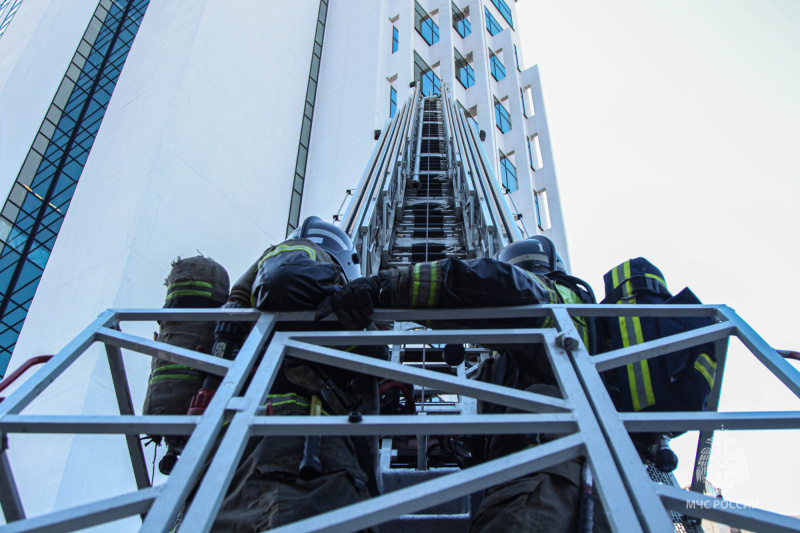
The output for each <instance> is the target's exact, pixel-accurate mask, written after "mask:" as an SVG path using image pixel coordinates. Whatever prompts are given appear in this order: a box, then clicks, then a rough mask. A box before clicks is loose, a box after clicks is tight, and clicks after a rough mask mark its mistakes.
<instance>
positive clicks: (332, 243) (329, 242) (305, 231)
mask: <svg viewBox="0 0 800 533" xmlns="http://www.w3.org/2000/svg"><path fill="white" fill-rule="evenodd" d="M289 238H290V239H308V240H309V241H312V242H314V243H316V244H317V245H319V247H320V248H322V249H323V250H325V251H326V252H328V253H329V254H330V256H331V257H332V258H333V260H334V261H336V263H337V264H338V265H339V266H340V267H342V271H343V272H344V277H345V278H347V281H348V282H350V281H353V280H354V279H356V278H360V277H361V268H360V267H359V266H358V264H359V262H360V261H359V258H358V252H356V249H355V247H354V246H353V241H351V240H350V237H348V236H347V233H345V232H344V231H343V230H342V229H341V228H339V227H337V226H334V225H333V224H329V223H328V222H324V221H323V220H322V219H321V218H319V217H315V216H311V217H308V218H306V219H305V220H304V221H303V224H302V225H301V226H300V227H299V228H297V229H296V230H294V231H293V232H292V234H291V235H289Z"/></svg>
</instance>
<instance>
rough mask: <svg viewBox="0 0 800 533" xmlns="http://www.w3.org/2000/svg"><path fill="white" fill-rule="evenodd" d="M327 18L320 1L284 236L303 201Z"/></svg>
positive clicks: (291, 228)
mask: <svg viewBox="0 0 800 533" xmlns="http://www.w3.org/2000/svg"><path fill="white" fill-rule="evenodd" d="M327 16H328V0H320V3H319V13H318V14H317V33H316V34H315V35H314V50H313V52H312V55H311V69H310V71H309V73H308V89H307V90H306V107H305V111H304V112H303V126H302V128H301V129H300V146H299V147H298V149H297V165H295V171H294V187H293V188H292V198H291V200H290V202H289V222H288V224H287V225H286V235H287V236H288V235H289V234H290V233H291V232H293V231H294V230H295V229H296V228H297V225H298V224H299V223H300V204H301V203H302V200H303V185H304V183H305V177H306V163H307V162H308V147H309V144H310V141H311V122H312V120H313V119H314V102H315V100H316V96H317V80H318V79H319V65H320V62H321V61H322V40H323V38H324V36H325V20H326V18H327Z"/></svg>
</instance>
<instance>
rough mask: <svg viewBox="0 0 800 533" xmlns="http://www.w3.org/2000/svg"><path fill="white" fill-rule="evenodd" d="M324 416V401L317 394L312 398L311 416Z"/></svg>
mask: <svg viewBox="0 0 800 533" xmlns="http://www.w3.org/2000/svg"><path fill="white" fill-rule="evenodd" d="M321 414H322V400H320V399H319V396H317V395H316V394H315V395H314V396H312V397H311V416H319V415H321Z"/></svg>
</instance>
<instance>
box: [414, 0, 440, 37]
mask: <svg viewBox="0 0 800 533" xmlns="http://www.w3.org/2000/svg"><path fill="white" fill-rule="evenodd" d="M414 28H415V29H416V30H417V33H419V34H420V35H421V36H422V38H423V39H425V42H426V43H428V46H433V45H434V44H436V43H438V42H439V26H437V25H436V23H435V22H434V21H433V19H432V18H431V16H430V15H428V12H427V11H425V10H424V9H423V8H422V6H421V5H419V2H414Z"/></svg>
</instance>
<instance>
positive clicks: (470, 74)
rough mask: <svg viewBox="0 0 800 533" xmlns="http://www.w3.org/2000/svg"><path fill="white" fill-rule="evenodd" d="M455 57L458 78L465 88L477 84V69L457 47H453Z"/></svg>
mask: <svg viewBox="0 0 800 533" xmlns="http://www.w3.org/2000/svg"><path fill="white" fill-rule="evenodd" d="M453 57H454V59H455V63H456V78H457V79H458V81H459V82H460V83H461V85H463V86H464V88H465V89H469V88H470V87H472V86H473V85H475V71H474V70H473V69H472V67H471V66H470V64H469V62H468V61H467V60H466V59H465V58H464V56H462V55H461V53H459V51H458V50H457V49H455V48H454V49H453Z"/></svg>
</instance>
